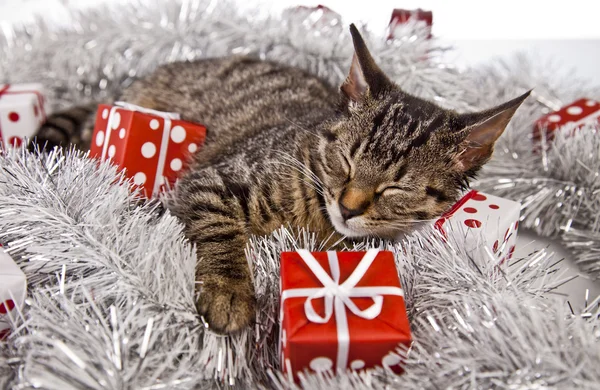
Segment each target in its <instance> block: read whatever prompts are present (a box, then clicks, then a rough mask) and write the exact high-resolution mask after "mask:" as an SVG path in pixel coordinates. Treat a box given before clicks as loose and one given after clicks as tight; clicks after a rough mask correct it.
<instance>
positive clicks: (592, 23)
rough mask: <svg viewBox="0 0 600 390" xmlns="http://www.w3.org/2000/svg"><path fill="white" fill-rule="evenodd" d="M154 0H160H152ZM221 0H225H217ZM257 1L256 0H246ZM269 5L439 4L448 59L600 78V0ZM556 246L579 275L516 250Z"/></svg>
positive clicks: (367, 14)
mask: <svg viewBox="0 0 600 390" xmlns="http://www.w3.org/2000/svg"><path fill="white" fill-rule="evenodd" d="M149 1H152V0H149ZM215 1H219V0H215ZM102 2H113V3H114V2H127V0H71V1H69V0H0V28H1V27H2V24H5V25H6V24H8V23H21V22H26V21H31V20H33V17H34V15H35V14H36V13H41V14H43V15H44V17H46V18H51V19H54V20H56V21H57V23H61V22H64V20H65V15H66V14H65V12H64V9H62V8H61V5H62V4H69V3H71V4H72V5H75V4H76V5H77V6H79V7H86V6H90V5H94V4H98V3H102ZM240 3H241V4H242V7H256V6H257V5H256V4H257V1H256V0H248V1H247V2H244V3H242V2H239V1H238V4H240ZM260 4H262V5H261V6H262V7H264V8H265V9H267V8H270V9H273V10H280V9H283V8H285V7H287V6H295V5H317V4H324V5H326V6H328V7H330V8H332V9H333V10H335V11H337V12H338V13H340V14H342V16H343V17H344V20H345V21H347V22H366V23H368V25H369V26H370V28H371V29H372V30H374V31H378V30H379V31H381V32H383V31H384V29H385V27H386V26H387V24H388V22H389V19H390V16H391V11H392V9H393V8H404V9H415V8H419V7H420V8H423V9H426V10H432V11H433V34H434V35H435V36H436V37H439V38H440V39H441V40H442V42H443V43H447V44H450V45H452V46H453V47H454V48H455V50H454V51H453V52H452V53H450V54H448V56H449V57H448V58H447V60H449V61H451V62H453V63H455V64H457V65H459V66H469V65H477V64H479V63H482V62H488V61H490V60H492V59H493V58H494V57H497V56H507V55H509V54H511V53H513V52H515V51H526V52H529V53H532V54H533V55H534V56H536V57H539V58H540V59H541V60H545V59H552V60H553V61H557V62H558V63H562V64H563V66H564V68H565V69H572V74H574V75H576V76H578V77H580V78H584V79H588V80H589V81H590V83H593V84H596V85H600V71H599V69H600V20H599V19H600V1H599V0H571V1H563V0H560V1H559V0H554V1H553V0H546V1H543V0H520V1H516V0H496V1H489V0H488V1H485V0H483V1H482V0H480V1H473V0H469V1H467V0H462V1H458V0H454V1H451V0H445V1H444V0H370V1H369V0H361V1H352V0H323V1H301V0H279V1H277V0H270V1H268V0H262V1H260ZM540 248H548V250H549V251H551V252H555V258H556V260H558V259H561V258H564V259H565V260H564V261H563V263H562V266H561V267H562V270H561V272H564V273H565V274H564V276H565V277H568V276H569V275H575V274H578V272H577V269H576V266H575V265H574V264H573V263H572V262H571V261H570V259H569V258H568V253H567V252H565V251H564V249H562V248H561V247H559V246H557V245H554V244H553V243H552V242H551V241H550V240H546V239H540V238H538V237H535V236H533V235H532V234H528V233H527V232H519V241H518V245H517V252H516V256H517V257H518V256H521V255H525V254H527V253H529V252H531V251H533V250H535V249H540ZM586 289H589V290H590V296H591V297H592V298H593V297H596V296H597V295H600V282H592V281H590V280H589V279H588V278H586V277H585V276H584V275H581V276H580V277H579V278H578V279H577V280H575V281H574V282H571V283H568V284H567V285H565V286H564V287H562V288H561V289H560V291H561V292H562V293H564V294H566V295H567V296H568V299H569V300H570V301H571V303H572V304H573V306H574V308H575V309H576V310H577V309H579V308H582V307H583V302H584V296H585V291H586Z"/></svg>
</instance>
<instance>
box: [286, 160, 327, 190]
mask: <svg viewBox="0 0 600 390" xmlns="http://www.w3.org/2000/svg"><path fill="white" fill-rule="evenodd" d="M283 157H284V159H286V160H287V161H288V162H290V163H291V164H292V165H293V166H295V167H296V168H299V169H300V170H301V173H303V174H305V175H306V176H309V177H310V178H311V179H312V180H313V181H314V182H315V184H317V185H319V187H323V182H322V181H321V179H320V178H319V176H317V174H316V173H314V172H313V171H312V170H311V169H310V168H308V167H307V166H306V164H304V163H303V162H302V161H300V160H298V159H297V158H295V157H294V156H292V155H290V154H289V153H283ZM299 172H300V171H299Z"/></svg>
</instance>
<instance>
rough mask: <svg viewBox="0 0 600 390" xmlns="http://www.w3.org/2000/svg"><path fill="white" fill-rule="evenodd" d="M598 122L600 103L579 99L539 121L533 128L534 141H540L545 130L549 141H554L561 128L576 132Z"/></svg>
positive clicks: (599, 118)
mask: <svg viewBox="0 0 600 390" xmlns="http://www.w3.org/2000/svg"><path fill="white" fill-rule="evenodd" d="M596 122H600V103H599V102H597V101H595V100H592V99H579V100H577V101H574V102H573V103H571V104H569V105H567V106H565V107H563V108H561V109H560V110H558V111H555V112H551V113H549V114H547V115H544V116H543V117H541V118H540V119H538V120H537V121H536V122H535V124H534V128H533V139H534V141H539V140H540V138H541V136H542V132H543V131H544V130H545V131H546V136H547V137H548V139H552V138H554V133H555V132H556V131H557V130H558V129H559V128H561V127H564V128H565V130H567V131H574V130H576V129H579V128H581V127H583V126H584V125H586V124H593V123H596Z"/></svg>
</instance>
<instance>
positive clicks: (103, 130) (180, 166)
mask: <svg viewBox="0 0 600 390" xmlns="http://www.w3.org/2000/svg"><path fill="white" fill-rule="evenodd" d="M121 104H123V105H124V107H120V106H108V105H100V106H99V107H98V113H97V116H96V123H95V127H94V135H93V138H92V146H91V148H90V156H91V157H95V158H99V159H101V160H107V159H108V160H111V161H112V162H113V163H114V164H115V165H117V166H118V167H120V168H121V169H124V170H125V172H126V175H127V176H128V177H130V178H132V179H133V182H134V183H135V184H136V185H138V186H140V187H141V188H142V189H143V192H144V194H145V196H146V197H148V198H149V197H151V196H155V195H157V194H158V192H160V191H161V190H162V189H164V185H165V184H166V183H168V184H169V185H171V186H172V185H173V184H174V183H175V181H176V180H177V178H178V177H179V176H180V175H181V173H182V172H183V171H184V170H185V169H186V167H187V162H188V161H189V158H190V156H191V154H192V153H194V152H196V151H197V150H198V149H200V147H201V146H202V144H203V143H204V139H205V137H206V128H205V127H204V126H202V125H200V124H196V123H191V122H187V121H183V120H180V119H176V118H178V115H176V114H172V113H163V112H159V111H153V110H146V109H144V108H143V107H137V106H134V105H128V104H126V103H121Z"/></svg>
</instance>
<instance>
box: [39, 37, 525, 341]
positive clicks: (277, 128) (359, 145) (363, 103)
mask: <svg viewBox="0 0 600 390" xmlns="http://www.w3.org/2000/svg"><path fill="white" fill-rule="evenodd" d="M351 32H352V35H353V39H354V44H355V49H356V53H355V57H354V59H353V62H352V66H351V70H350V74H349V76H348V79H347V80H346V82H345V83H344V84H343V86H342V88H341V90H342V93H341V95H340V94H339V93H338V92H336V91H335V90H333V89H331V88H330V87H329V86H327V85H326V84H325V83H323V82H322V81H320V80H319V79H317V78H315V77H313V76H311V75H309V74H307V73H305V72H303V71H301V70H298V69H294V68H289V67H286V66H282V65H279V64H275V63H271V62H263V61H259V60H255V59H250V58H244V57H242V58H239V57H236V58H225V59H212V60H203V61H197V62H193V63H174V64H169V65H165V66H163V67H161V68H159V69H158V70H157V71H156V72H154V73H153V74H151V75H149V76H148V77H146V78H144V79H142V80H139V81H137V82H135V83H133V84H132V85H131V87H130V88H128V89H127V90H126V91H124V93H123V96H122V97H121V100H125V101H128V102H131V103H134V104H138V105H142V106H145V107H148V108H152V109H155V110H161V111H171V112H173V111H174V112H180V113H182V115H183V117H184V118H186V119H188V120H191V121H197V122H201V123H204V124H205V125H207V127H208V136H207V140H206V144H205V146H204V148H203V149H202V150H201V151H199V152H198V153H197V154H196V155H195V157H194V162H193V164H192V166H191V169H190V170H189V171H188V172H187V174H186V175H185V177H183V179H182V180H181V181H180V182H179V184H178V186H177V188H176V191H175V197H176V201H175V202H174V205H173V207H172V211H173V212H174V213H175V214H176V215H177V216H179V218H180V219H181V220H182V221H183V223H184V224H185V228H186V230H185V231H186V234H187V236H188V237H189V239H190V240H191V241H192V242H194V243H195V244H196V245H197V251H198V253H197V254H198V266H197V274H196V277H197V280H198V282H199V285H200V286H201V295H200V299H199V302H198V309H199V312H200V313H201V314H203V315H204V316H205V318H206V320H207V321H208V323H209V324H210V326H211V327H212V328H213V329H214V330H216V331H218V332H232V331H236V330H239V329H241V328H243V327H245V326H247V325H248V324H250V323H251V322H252V319H253V318H254V315H255V314H254V313H255V300H254V290H253V286H252V283H251V277H250V274H249V269H248V265H247V262H246V258H245V255H244V248H245V245H246V242H247V240H248V237H249V236H250V235H252V234H259V235H260V234H267V233H269V232H271V231H273V230H274V229H276V228H278V227H279V226H281V225H282V224H284V225H292V226H302V227H306V226H308V227H309V228H310V229H311V230H313V231H316V232H319V233H320V235H321V238H326V237H328V236H330V235H332V234H333V235H334V236H335V238H340V237H343V236H349V237H366V236H374V237H384V238H391V239H393V238H394V237H396V236H397V235H398V234H399V233H403V232H407V231H410V230H411V229H413V228H414V226H415V224H417V223H419V222H422V221H427V220H431V219H433V218H436V217H437V216H439V215H440V214H441V213H442V212H443V211H444V210H445V209H446V208H448V207H449V206H450V205H451V204H452V202H454V201H455V200H456V198H457V197H458V195H459V192H460V189H461V188H462V187H464V186H465V185H467V179H468V178H469V177H470V176H472V175H473V174H475V173H476V171H477V170H478V169H479V168H480V167H481V165H482V164H484V163H485V162H486V161H487V160H488V159H489V158H490V155H491V153H492V149H493V144H494V142H495V141H496V139H497V138H498V137H499V136H500V134H501V133H502V131H503V130H504V128H505V126H506V125H507V123H508V121H509V120H510V118H511V117H512V115H513V114H514V112H515V110H516V109H517V108H518V106H519V105H520V103H521V102H522V101H523V100H524V99H525V98H526V97H527V94H525V95H523V96H521V97H519V98H517V99H515V100H513V101H510V102H508V103H506V104H504V105H501V106H499V107H496V108H494V109H492V110H489V111H485V112H481V113H475V114H462V115H461V114H457V113H455V112H452V111H447V110H443V109H441V108H439V107H437V106H436V105H434V104H433V103H430V102H427V101H424V100H422V99H418V98H416V97H413V96H410V95H408V94H406V93H404V92H403V91H402V90H401V89H400V88H399V87H398V86H396V85H395V84H393V83H392V82H391V81H389V80H388V78H387V77H386V76H385V75H384V74H383V73H382V72H381V70H380V69H379V68H378V67H377V65H375V63H374V62H373V60H372V58H371V56H370V54H369V52H368V50H367V48H366V46H365V44H364V42H363V40H362V38H361V37H360V35H359V33H358V31H357V30H356V28H354V27H353V26H352V27H351ZM340 96H341V99H340V98H339V97H340ZM57 117H60V114H59V115H57ZM53 123H54V122H53V119H50V120H49V124H50V126H53ZM43 131H44V130H42V132H41V133H40V138H41V140H39V141H38V142H43V137H42V135H43Z"/></svg>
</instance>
